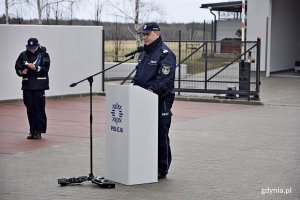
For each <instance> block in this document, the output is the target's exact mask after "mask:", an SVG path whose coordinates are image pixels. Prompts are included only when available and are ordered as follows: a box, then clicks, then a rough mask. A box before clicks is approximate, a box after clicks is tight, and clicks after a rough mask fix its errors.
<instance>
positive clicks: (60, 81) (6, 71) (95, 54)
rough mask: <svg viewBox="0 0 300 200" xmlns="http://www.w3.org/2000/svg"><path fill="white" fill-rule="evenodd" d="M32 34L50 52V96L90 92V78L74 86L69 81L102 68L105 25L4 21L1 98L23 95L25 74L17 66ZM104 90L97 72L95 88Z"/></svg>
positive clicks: (0, 39) (0, 30) (1, 30)
mask: <svg viewBox="0 0 300 200" xmlns="http://www.w3.org/2000/svg"><path fill="white" fill-rule="evenodd" d="M30 37H36V38H38V40H39V42H40V44H41V45H42V46H45V47H46V48H47V51H48V53H49V55H50V59H51V66H50V71H49V79H50V90H48V91H46V96H57V95H68V94H81V93H88V92H89V83H88V82H83V83H81V84H78V85H77V86H76V87H74V88H70V87H69V85H70V84H71V83H73V82H76V81H79V80H82V79H83V78H85V77H87V76H89V75H92V74H94V73H96V72H99V71H101V69H102V66H101V65H102V27H99V26H44V25H0V44H1V45H0V52H1V53H0V61H1V73H0V91H1V92H0V100H11V99H22V91H21V77H18V76H17V75H16V73H15V69H14V68H15V61H16V59H17V57H18V56H19V54H20V52H21V51H24V50H25V45H26V43H27V40H28V38H30ZM100 91H101V76H97V77H95V78H94V83H93V92H100Z"/></svg>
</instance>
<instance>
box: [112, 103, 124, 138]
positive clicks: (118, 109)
mask: <svg viewBox="0 0 300 200" xmlns="http://www.w3.org/2000/svg"><path fill="white" fill-rule="evenodd" d="M111 118H112V121H113V122H114V123H115V124H116V125H115V126H110V130H111V131H113V132H117V133H123V128H122V127H121V125H122V120H123V108H122V105H120V104H119V103H118V102H116V103H115V104H112V109H111Z"/></svg>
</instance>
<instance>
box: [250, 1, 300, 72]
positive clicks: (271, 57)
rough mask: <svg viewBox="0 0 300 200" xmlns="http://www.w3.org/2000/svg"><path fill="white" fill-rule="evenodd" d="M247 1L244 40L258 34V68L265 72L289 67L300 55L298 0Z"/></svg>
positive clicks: (299, 2)
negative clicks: (259, 48)
mask: <svg viewBox="0 0 300 200" xmlns="http://www.w3.org/2000/svg"><path fill="white" fill-rule="evenodd" d="M247 4H248V5H247V9H248V11H247V12H248V14H247V40H255V39H256V37H257V36H260V37H261V42H262V43H261V44H262V45H261V70H266V75H267V76H269V74H270V72H276V71H281V70H287V69H291V68H293V67H294V64H295V60H297V59H298V60H299V59H300V37H299V36H300V26H299V19H300V12H299V9H300V1H299V0H285V1H282V0H264V1H262V0H248V3H247ZM267 18H268V19H269V23H268V27H267V25H266V24H267ZM267 30H268V35H266V32H267Z"/></svg>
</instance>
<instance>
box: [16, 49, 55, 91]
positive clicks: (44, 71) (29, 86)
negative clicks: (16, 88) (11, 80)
mask: <svg viewBox="0 0 300 200" xmlns="http://www.w3.org/2000/svg"><path fill="white" fill-rule="evenodd" d="M26 62H28V63H35V64H36V70H32V69H29V70H28V73H27V74H22V73H21V71H22V70H24V69H25V68H26V67H27V66H26V64H25V63H26ZM49 68H50V57H49V54H48V53H47V52H46V48H45V47H39V48H38V50H37V51H36V52H35V53H31V52H30V51H27V50H26V51H23V52H22V53H21V54H20V55H19V57H18V59H17V61H16V65H15V70H16V73H17V75H18V76H21V77H22V78H23V79H22V90H48V89H49V76H48V71H49Z"/></svg>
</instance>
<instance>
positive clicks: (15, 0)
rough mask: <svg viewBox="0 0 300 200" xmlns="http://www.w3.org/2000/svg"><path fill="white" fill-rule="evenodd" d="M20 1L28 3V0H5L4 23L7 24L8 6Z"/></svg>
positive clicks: (20, 2)
mask: <svg viewBox="0 0 300 200" xmlns="http://www.w3.org/2000/svg"><path fill="white" fill-rule="evenodd" d="M22 3H29V0H5V21H6V24H9V14H8V10H9V8H11V7H13V6H15V5H17V4H22Z"/></svg>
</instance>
